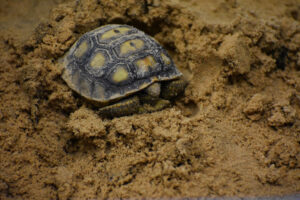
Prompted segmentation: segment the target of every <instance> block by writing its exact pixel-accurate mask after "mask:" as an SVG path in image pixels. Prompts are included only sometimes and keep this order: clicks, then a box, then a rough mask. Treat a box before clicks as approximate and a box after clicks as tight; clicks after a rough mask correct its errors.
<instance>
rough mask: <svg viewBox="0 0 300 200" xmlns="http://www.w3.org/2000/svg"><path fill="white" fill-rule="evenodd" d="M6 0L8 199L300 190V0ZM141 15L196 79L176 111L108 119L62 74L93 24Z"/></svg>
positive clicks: (1, 170)
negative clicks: (67, 56) (61, 62)
mask: <svg viewBox="0 0 300 200" xmlns="http://www.w3.org/2000/svg"><path fill="white" fill-rule="evenodd" d="M42 2H43V3H41V1H38V0H26V1H21V0H19V1H8V0H2V1H1V6H0V28H1V29H0V160H1V162H0V198H1V199H83V198H99V199H103V198H121V197H122V198H130V197H131V198H132V197H139V198H141V197H208V196H209V197H219V196H229V197H230V196H239V197H246V196H272V195H286V194H293V193H295V192H299V191H300V53H299V52H300V51H299V50H300V1H299V0H286V1H279V0H272V1H271V0H270V1H258V0H255V1H253V0H244V1H238V0H212V1H204V0H203V1H202V0H201V1H198V0H184V1H181V0H180V1H179V0H171V1H158V0H145V1H140V0H122V1H120V3H117V2H118V1H113V0H105V1H101V0H100V1H97V0H87V1H83V0H78V1H62V0H60V1H58V0H56V1H55V0H48V1H42ZM110 23H121V24H129V25H133V26H135V27H137V28H139V29H141V30H143V31H145V32H146V33H148V34H149V35H151V36H153V37H154V38H156V39H157V40H158V41H159V42H160V43H161V44H162V45H163V46H164V47H165V48H166V49H167V50H168V52H169V53H170V55H171V56H172V58H173V59H174V62H175V63H176V65H177V66H178V68H179V69H180V70H181V71H182V72H183V74H184V77H185V79H186V80H188V82H189V85H188V86H187V88H186V90H185V93H184V95H183V96H182V97H180V98H178V99H176V100H175V101H174V104H173V106H172V107H171V108H167V109H165V110H163V111H159V112H155V113H149V114H141V115H133V116H125V117H120V118H114V119H105V118H102V117H101V116H99V115H97V114H96V112H97V108H96V107H95V106H91V105H90V103H88V102H87V101H85V100H84V99H83V98H81V97H80V95H78V94H76V93H74V92H73V91H72V90H71V89H70V88H69V87H68V86H67V85H66V84H65V82H64V81H63V80H62V78H61V71H60V70H59V68H58V64H57V63H58V59H59V58H60V57H62V56H63V55H64V53H65V52H66V51H67V50H68V49H69V48H70V46H71V45H72V44H73V43H74V42H75V41H76V40H77V39H78V38H79V37H80V36H81V35H82V34H84V33H85V32H87V31H89V30H92V29H94V28H96V27H99V26H101V25H105V24H110Z"/></svg>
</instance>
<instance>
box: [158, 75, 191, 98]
mask: <svg viewBox="0 0 300 200" xmlns="http://www.w3.org/2000/svg"><path fill="white" fill-rule="evenodd" d="M186 86H187V82H186V81H185V80H183V79H179V80H173V81H168V82H164V83H163V84H162V87H161V97H162V98H164V99H172V98H174V97H177V96H178V95H179V94H181V93H183V91H184V89H185V87H186Z"/></svg>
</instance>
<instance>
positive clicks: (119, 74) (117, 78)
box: [112, 67, 129, 83]
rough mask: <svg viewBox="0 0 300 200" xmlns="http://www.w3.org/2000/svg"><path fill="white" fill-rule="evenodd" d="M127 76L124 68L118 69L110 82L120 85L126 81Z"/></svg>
mask: <svg viewBox="0 0 300 200" xmlns="http://www.w3.org/2000/svg"><path fill="white" fill-rule="evenodd" d="M128 76H129V75H128V71H127V70H126V69H125V67H118V68H117V69H116V70H115V71H114V73H113V75H112V80H113V81H114V82H116V83H120V82H122V81H125V80H127V79H128Z"/></svg>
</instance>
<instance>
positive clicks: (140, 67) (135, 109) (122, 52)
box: [60, 24, 186, 117]
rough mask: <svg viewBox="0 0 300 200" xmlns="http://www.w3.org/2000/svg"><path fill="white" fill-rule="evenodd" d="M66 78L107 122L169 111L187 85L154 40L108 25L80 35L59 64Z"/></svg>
mask: <svg viewBox="0 0 300 200" xmlns="http://www.w3.org/2000/svg"><path fill="white" fill-rule="evenodd" d="M60 66H61V67H62V69H63V71H62V78H63V80H64V81H65V82H66V83H67V85H68V86H69V87H70V88H71V89H73V90H74V91H75V92H77V93H79V94H80V95H81V96H83V97H85V98H86V99H87V100H90V101H92V102H98V105H100V106H101V108H100V109H99V112H98V113H99V114H100V115H103V116H107V117H115V116H124V115H131V114H134V113H147V112H154V111H159V110H162V109H164V108H166V107H168V106H170V100H171V99H172V98H173V97H176V96H178V95H179V94H180V93H182V92H183V91H184V89H185V86H186V81H184V80H183V78H182V73H181V72H180V71H179V70H178V69H177V68H176V66H175V64H174V62H173V61H172V59H171V58H170V56H169V55H168V53H167V51H166V50H164V49H163V48H162V46H161V45H159V44H158V42H156V41H155V39H154V38H152V37H150V36H148V35H146V34H145V33H144V32H142V31H140V30H138V29H137V28H134V27H132V26H129V25H120V24H109V25H105V26H101V27H99V28H97V29H95V30H92V31H90V32H87V33H85V34H84V35H82V36H81V37H80V38H79V39H78V40H77V42H75V44H74V45H73V46H72V47H71V48H70V50H69V51H68V52H67V53H66V54H65V55H64V56H63V58H62V59H61V60H60Z"/></svg>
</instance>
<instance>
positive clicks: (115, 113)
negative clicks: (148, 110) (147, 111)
mask: <svg viewBox="0 0 300 200" xmlns="http://www.w3.org/2000/svg"><path fill="white" fill-rule="evenodd" d="M140 107H141V105H140V100H139V98H138V97H137V96H133V97H130V98H127V99H124V100H122V101H119V102H117V103H115V104H112V105H109V106H105V107H103V108H100V109H99V110H98V114H99V115H101V116H104V117H121V116H126V115H131V114H134V113H139V108H140Z"/></svg>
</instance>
